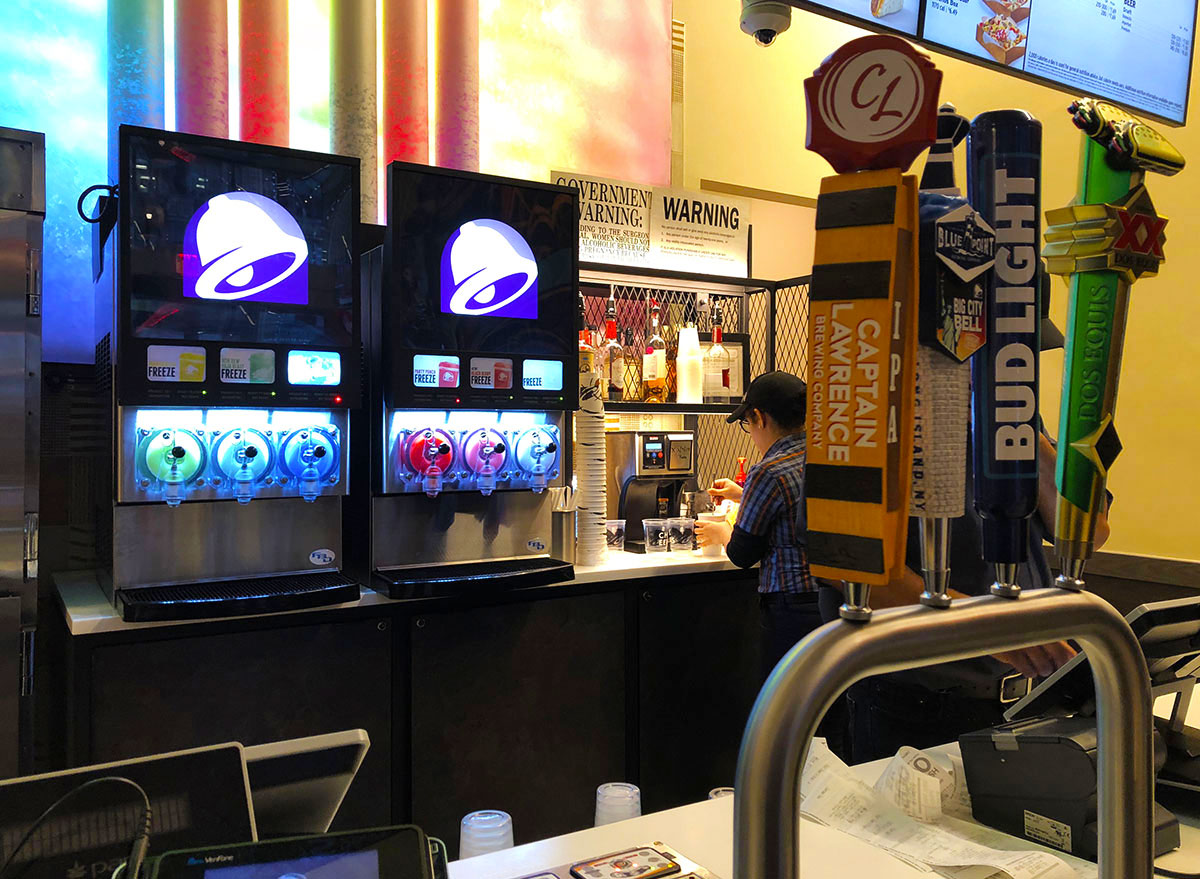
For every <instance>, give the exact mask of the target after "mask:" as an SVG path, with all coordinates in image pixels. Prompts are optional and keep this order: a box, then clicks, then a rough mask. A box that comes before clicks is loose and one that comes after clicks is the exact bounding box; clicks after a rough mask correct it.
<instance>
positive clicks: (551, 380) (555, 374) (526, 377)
mask: <svg viewBox="0 0 1200 879" xmlns="http://www.w3.org/2000/svg"><path fill="white" fill-rule="evenodd" d="M521 387H523V388H524V389H525V390H527V391H561V390H562V389H563V365H562V361H561V360H526V361H525V362H524V363H523V364H522V365H521Z"/></svg>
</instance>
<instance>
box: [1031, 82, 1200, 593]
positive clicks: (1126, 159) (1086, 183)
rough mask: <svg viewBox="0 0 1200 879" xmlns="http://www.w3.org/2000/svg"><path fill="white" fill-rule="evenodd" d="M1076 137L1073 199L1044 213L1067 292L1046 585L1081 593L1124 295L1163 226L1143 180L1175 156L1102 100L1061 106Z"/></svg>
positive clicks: (1168, 167)
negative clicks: (1051, 553) (1054, 558)
mask: <svg viewBox="0 0 1200 879" xmlns="http://www.w3.org/2000/svg"><path fill="white" fill-rule="evenodd" d="M1068 112H1070V113H1071V114H1072V121H1073V122H1074V123H1075V125H1076V126H1077V127H1079V128H1080V129H1081V130H1082V131H1083V133H1084V150H1083V157H1082V167H1081V169H1080V176H1079V190H1078V193H1077V195H1076V198H1075V201H1074V202H1073V203H1072V204H1071V205H1069V206H1068V207H1065V208H1059V209H1057V210H1052V211H1048V212H1047V213H1046V223H1047V228H1046V247H1045V250H1044V255H1045V257H1046V269H1047V271H1049V272H1051V273H1053V274H1057V275H1062V276H1063V278H1064V279H1065V280H1066V281H1067V283H1068V285H1069V288H1070V305H1069V308H1068V315H1070V318H1069V321H1070V322H1069V323H1068V324H1067V328H1066V330H1067V331H1066V343H1065V347H1066V358H1065V363H1064V369H1063V387H1062V404H1061V406H1062V408H1061V410H1060V418H1059V428H1058V459H1057V461H1056V464H1057V466H1056V470H1055V482H1056V484H1057V488H1058V507H1057V510H1056V513H1055V523H1054V545H1055V549H1056V551H1057V552H1058V555H1059V558H1060V560H1061V563H1062V574H1061V575H1060V576H1059V577H1058V579H1057V580H1056V581H1055V582H1056V585H1058V586H1060V587H1062V588H1066V589H1074V590H1078V589H1082V588H1083V585H1084V584H1083V572H1084V567H1085V565H1086V563H1087V560H1088V559H1089V558H1090V557H1091V556H1092V553H1093V552H1094V551H1095V535H1096V522H1097V519H1098V516H1099V514H1100V513H1101V512H1102V511H1103V509H1104V503H1105V500H1104V494H1105V484H1106V482H1107V480H1108V470H1109V468H1110V467H1111V466H1112V464H1113V462H1114V461H1115V460H1116V457H1117V455H1118V454H1119V453H1120V451H1121V441H1120V440H1119V439H1118V437H1117V429H1116V425H1115V424H1114V421H1113V417H1114V415H1115V411H1116V402H1117V383H1118V380H1119V377H1120V372H1121V353H1122V348H1123V346H1124V338H1125V321H1126V315H1127V313H1128V308H1129V293H1130V289H1131V287H1132V285H1133V282H1134V281H1135V280H1137V279H1138V278H1140V277H1142V276H1144V275H1151V276H1152V275H1155V274H1157V273H1158V267H1159V263H1160V262H1161V261H1162V259H1163V244H1164V242H1165V241H1166V235H1165V234H1164V230H1165V228H1166V225H1167V220H1166V218H1164V217H1160V216H1159V215H1158V212H1157V211H1156V210H1155V208H1154V203H1153V202H1152V201H1151V200H1150V193H1149V192H1148V191H1147V189H1146V185H1145V173H1146V172H1147V171H1153V172H1156V173H1160V174H1164V175H1168V176H1169V175H1172V174H1175V173H1177V172H1178V171H1180V170H1181V169H1182V168H1183V166H1184V158H1183V156H1182V155H1181V154H1180V153H1179V152H1178V151H1177V150H1176V149H1175V148H1174V147H1173V146H1172V145H1171V144H1170V142H1169V141H1168V140H1167V139H1166V138H1165V137H1163V136H1162V135H1161V134H1159V133H1158V132H1157V131H1155V130H1154V129H1152V128H1150V126H1148V125H1145V124H1144V123H1142V122H1141V121H1140V120H1138V119H1136V118H1134V117H1132V116H1130V115H1129V114H1128V113H1126V112H1125V111H1124V110H1121V109H1120V108H1118V107H1115V106H1113V105H1112V104H1108V103H1106V102H1103V101H1096V100H1092V99H1091V98H1081V99H1079V100H1077V101H1075V102H1073V103H1072V104H1071V106H1070V107H1069V108H1068Z"/></svg>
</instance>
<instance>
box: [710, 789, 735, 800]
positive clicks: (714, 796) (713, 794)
mask: <svg viewBox="0 0 1200 879" xmlns="http://www.w3.org/2000/svg"><path fill="white" fill-rule="evenodd" d="M731 796H733V788H731V787H714V788H713V789H712V790H710V791H709V792H708V798H709V799H710V800H719V799H721V797H731Z"/></svg>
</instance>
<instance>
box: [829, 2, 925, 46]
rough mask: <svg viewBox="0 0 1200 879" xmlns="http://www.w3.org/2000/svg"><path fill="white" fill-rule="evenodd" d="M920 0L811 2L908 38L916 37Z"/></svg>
mask: <svg viewBox="0 0 1200 879" xmlns="http://www.w3.org/2000/svg"><path fill="white" fill-rule="evenodd" d="M921 2H922V0H812V5H813V6H821V7H824V8H825V9H832V10H833V11H834V12H840V13H842V14H843V15H848V16H850V17H852V18H858V19H861V20H863V21H865V22H867V23H869V24H871V25H874V26H875V27H882V28H888V29H890V30H895V31H899V32H900V33H902V34H908V35H909V36H914V37H915V36H916V35H917V26H918V24H919V20H920V14H921Z"/></svg>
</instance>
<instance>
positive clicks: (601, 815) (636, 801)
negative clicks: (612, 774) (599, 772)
mask: <svg viewBox="0 0 1200 879" xmlns="http://www.w3.org/2000/svg"><path fill="white" fill-rule="evenodd" d="M641 814H642V792H641V790H640V789H639V788H638V786H637V785H636V784H628V783H627V782H624V781H610V782H607V783H605V784H602V785H600V787H598V788H596V826H597V827H603V826H604V825H605V824H615V823H616V822H618V821H625V820H627V819H629V818H637V817H638V816H639V815H641Z"/></svg>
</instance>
